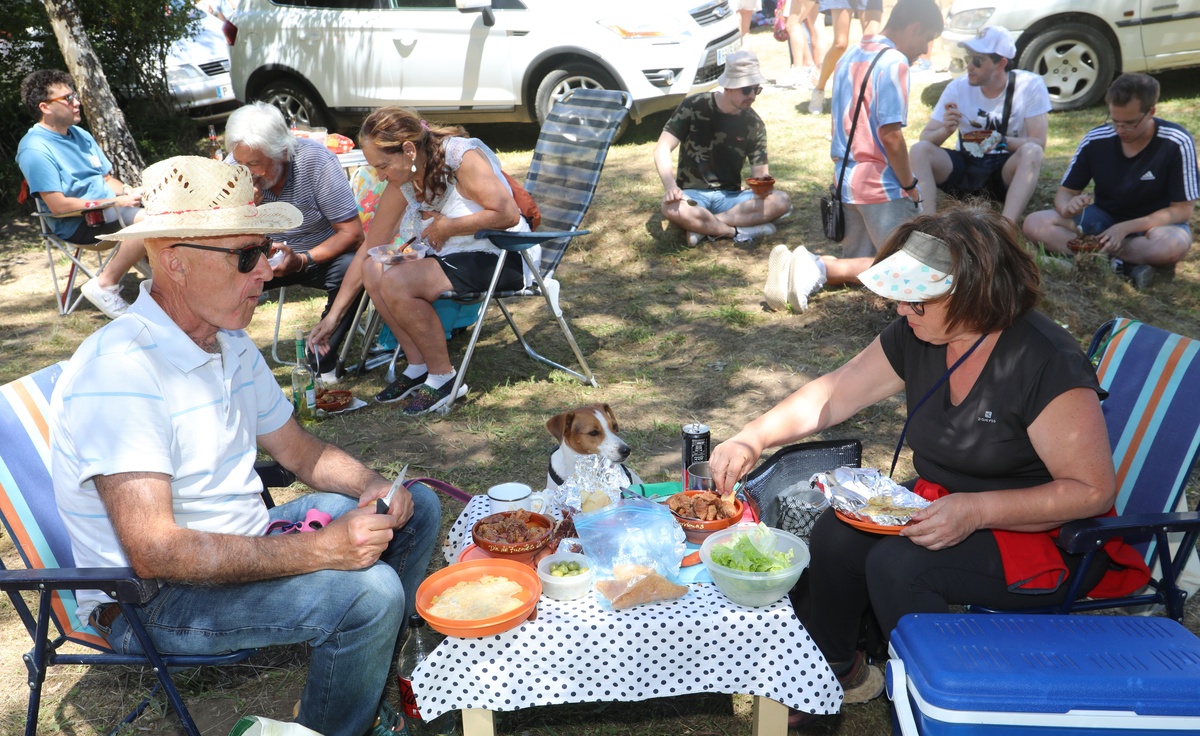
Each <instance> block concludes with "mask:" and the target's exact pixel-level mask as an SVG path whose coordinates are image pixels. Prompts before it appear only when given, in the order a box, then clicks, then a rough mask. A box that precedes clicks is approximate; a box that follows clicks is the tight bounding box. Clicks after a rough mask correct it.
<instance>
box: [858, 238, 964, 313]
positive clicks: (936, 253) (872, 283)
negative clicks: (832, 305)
mask: <svg viewBox="0 0 1200 736" xmlns="http://www.w3.org/2000/svg"><path fill="white" fill-rule="evenodd" d="M952 268H953V260H952V258H951V256H950V246H948V245H946V241H944V240H942V239H941V238H935V237H934V236H932V235H929V234H927V233H923V232H921V231H919V230H918V231H915V232H913V233H912V234H911V235H909V236H908V240H906V241H905V242H904V245H903V246H901V248H900V250H898V251H896V252H895V253H893V254H891V255H890V256H888V257H887V258H884V259H883V260H882V261H880V262H879V263H876V264H875V265H873V266H871V267H870V268H868V269H867V270H866V271H863V272H862V273H861V274H859V277H858V280H859V281H861V282H862V283H863V286H865V287H867V288H868V289H870V290H871V291H873V292H875V293H876V294H878V295H879V296H882V297H884V298H886V299H895V300H896V301H901V302H927V301H929V300H931V299H937V298H938V297H940V296H944V295H946V294H949V293H950V292H952V291H954V276H953V275H952V274H951V273H950V270H951V269H952Z"/></svg>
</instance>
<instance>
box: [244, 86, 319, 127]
mask: <svg viewBox="0 0 1200 736" xmlns="http://www.w3.org/2000/svg"><path fill="white" fill-rule="evenodd" d="M258 99H259V100H262V101H263V102H265V103H267V104H269V105H274V106H275V107H277V108H279V111H280V112H282V113H283V118H284V120H287V121H288V122H289V123H291V122H293V121H294V122H295V123H296V124H298V125H307V126H308V127H310V128H329V129H332V127H331V125H330V122H331V121H330V119H329V114H328V113H326V112H325V106H324V105H322V104H321V102H320V101H319V100H318V99H316V95H314V94H313V93H312V91H311V90H309V89H308V87H306V86H305V85H303V84H300V83H299V82H297V81H296V80H294V79H290V78H287V77H281V78H278V79H274V80H272V81H270V82H268V83H267V84H266V86H265V87H263V88H262V91H261V92H259V93H258Z"/></svg>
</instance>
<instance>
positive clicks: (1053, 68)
mask: <svg viewBox="0 0 1200 736" xmlns="http://www.w3.org/2000/svg"><path fill="white" fill-rule="evenodd" d="M1017 66H1018V67H1020V68H1021V69H1028V70H1029V71H1031V72H1033V73H1034V74H1037V75H1038V76H1040V77H1041V78H1042V79H1043V80H1044V81H1045V82H1046V88H1047V89H1049V90H1050V104H1051V105H1052V106H1053V108H1054V109H1055V110H1078V109H1080V108H1084V107H1090V106H1092V105H1094V104H1096V103H1097V102H1099V101H1100V100H1101V99H1103V97H1104V94H1105V92H1107V91H1108V85H1109V83H1110V82H1111V81H1112V78H1113V75H1114V74H1115V73H1116V70H1117V57H1116V53H1115V52H1114V51H1113V48H1112V45H1111V44H1110V43H1109V42H1108V39H1106V38H1105V37H1104V34H1102V33H1101V32H1100V31H1098V30H1096V29H1095V28H1092V27H1091V26H1088V25H1083V24H1081V23H1063V24H1061V25H1056V26H1052V27H1050V28H1047V29H1046V30H1044V31H1042V32H1041V33H1039V34H1038V35H1037V36H1035V37H1034V38H1033V40H1032V41H1030V42H1029V44H1028V45H1027V46H1026V47H1025V50H1024V51H1022V52H1021V57H1020V59H1019V60H1018V63H1017Z"/></svg>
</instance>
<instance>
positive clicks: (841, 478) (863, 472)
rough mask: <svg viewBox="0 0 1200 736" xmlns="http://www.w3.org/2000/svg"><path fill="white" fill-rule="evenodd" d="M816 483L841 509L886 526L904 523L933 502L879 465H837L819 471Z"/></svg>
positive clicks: (846, 512) (855, 516)
mask: <svg viewBox="0 0 1200 736" xmlns="http://www.w3.org/2000/svg"><path fill="white" fill-rule="evenodd" d="M812 483H813V484H814V485H815V486H816V487H817V488H819V489H821V491H822V492H823V493H824V494H825V495H826V496H827V497H828V498H829V505H831V506H833V507H834V508H835V509H837V510H838V511H841V512H842V513H844V514H846V515H848V516H851V517H853V518H855V519H859V520H861V521H870V522H873V523H875V524H881V525H883V526H903V525H904V524H907V523H908V522H909V520H910V519H911V518H912V515H913V514H915V513H916V512H917V511H918V510H920V509H923V508H925V507H926V506H928V505H929V501H926V500H925V499H924V498H921V497H920V496H918V495H917V494H915V493H913V492H912V491H910V490H908V489H907V488H905V487H904V486H902V485H900V484H898V483H896V482H895V481H893V480H892V479H891V478H889V477H887V476H886V475H884V474H883V473H880V472H879V471H878V470H876V469H875V468H835V469H834V470H831V471H829V472H828V473H817V474H816V475H814V476H813V477H812Z"/></svg>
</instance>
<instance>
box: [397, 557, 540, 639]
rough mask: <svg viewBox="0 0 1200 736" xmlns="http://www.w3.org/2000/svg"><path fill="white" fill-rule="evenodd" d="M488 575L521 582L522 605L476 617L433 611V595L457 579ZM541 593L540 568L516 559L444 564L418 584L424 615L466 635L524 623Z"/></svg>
mask: <svg viewBox="0 0 1200 736" xmlns="http://www.w3.org/2000/svg"><path fill="white" fill-rule="evenodd" d="M484 575H500V576H503V577H506V578H508V579H509V580H512V581H513V582H515V583H517V584H518V585H520V586H521V593H520V594H519V595H518V596H517V597H518V599H519V600H520V601H521V605H520V606H518V607H517V608H515V609H513V610H511V611H509V612H508V613H503V614H500V615H499V616H490V617H488V618H480V619H473V620H460V619H450V618H442V617H441V616H434V615H433V614H431V613H430V612H429V607H430V606H431V605H432V604H433V599H434V598H435V597H437V596H439V595H441V594H442V593H443V592H445V591H446V589H447V588H449V587H450V586H452V585H455V584H457V583H461V582H469V581H474V580H478V579H480V578H481V577H483V576H484ZM541 595H542V581H541V580H538V576H537V571H536V570H534V569H533V568H532V567H530V566H529V565H526V564H523V563H520V562H513V561H512V560H471V561H469V562H459V563H457V564H455V565H450V566H449V567H443V568H442V569H441V570H438V571H437V572H435V573H434V574H432V575H430V576H429V577H427V578H425V582H423V583H421V585H420V587H418V588H417V613H419V614H421V618H423V619H425V621H426V622H428V623H429V625H430V626H432V627H433V628H434V630H435V631H440V632H441V633H443V634H445V635H446V636H457V637H461V638H464V639H469V638H472V637H480V636H491V635H493V634H499V633H500V632H502V631H508V630H509V629H512V628H516V627H517V626H520V625H521V623H523V622H524V621H525V620H526V619H528V618H529V614H530V613H532V612H533V609H534V608H535V607H536V606H537V602H538V598H539V597H540V596H541Z"/></svg>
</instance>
